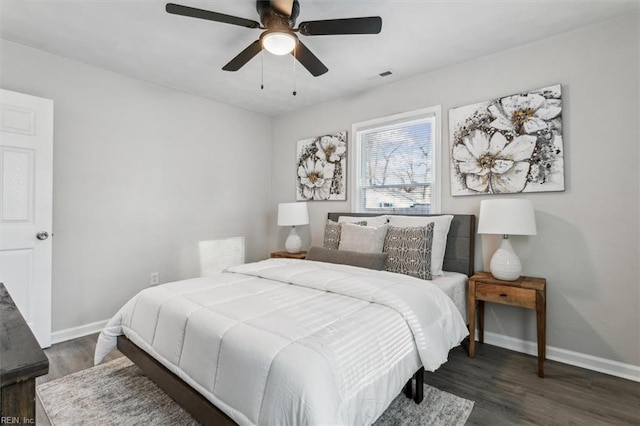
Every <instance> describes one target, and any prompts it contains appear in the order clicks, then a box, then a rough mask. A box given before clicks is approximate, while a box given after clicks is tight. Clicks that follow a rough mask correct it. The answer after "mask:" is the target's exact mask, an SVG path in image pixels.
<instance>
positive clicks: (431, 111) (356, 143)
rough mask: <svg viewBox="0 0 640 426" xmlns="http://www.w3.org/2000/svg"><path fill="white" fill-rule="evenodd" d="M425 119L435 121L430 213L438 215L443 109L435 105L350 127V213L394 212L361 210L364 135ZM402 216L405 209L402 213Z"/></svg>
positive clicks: (440, 198) (440, 187)
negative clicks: (364, 132)
mask: <svg viewBox="0 0 640 426" xmlns="http://www.w3.org/2000/svg"><path fill="white" fill-rule="evenodd" d="M424 118H434V121H435V125H434V138H433V151H434V161H433V186H432V187H431V210H430V212H429V214H439V213H440V212H441V207H442V176H441V175H442V169H444V167H441V166H442V161H443V158H442V106H441V105H435V106H432V107H428V108H422V109H418V110H414V111H408V112H404V113H400V114H394V115H390V116H386V117H380V118H375V119H373V120H368V121H361V122H359V123H354V124H353V125H352V126H351V138H350V142H351V147H352V149H351V152H352V153H353V154H352V155H351V161H350V163H351V164H350V166H351V170H353V173H352V178H351V182H350V185H349V187H350V188H349V189H350V191H351V194H353V196H352V197H351V211H353V212H358V213H377V212H380V214H385V213H392V212H394V209H393V208H389V209H384V208H380V209H375V210H374V209H366V208H364V207H363V208H360V206H363V203H360V197H361V196H362V192H361V191H360V187H361V186H362V181H363V179H362V174H363V173H364V164H363V161H362V140H361V135H362V132H363V131H366V130H370V129H374V128H378V129H379V128H384V127H388V126H394V125H397V124H399V123H404V122H407V123H408V122H411V121H415V120H420V119H424ZM402 211H403V212H405V211H406V209H402Z"/></svg>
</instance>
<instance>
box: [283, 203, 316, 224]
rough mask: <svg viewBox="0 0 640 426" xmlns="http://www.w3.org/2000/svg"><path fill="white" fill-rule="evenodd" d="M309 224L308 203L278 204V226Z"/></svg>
mask: <svg viewBox="0 0 640 426" xmlns="http://www.w3.org/2000/svg"><path fill="white" fill-rule="evenodd" d="M307 224H309V212H308V210H307V203H280V204H278V226H297V225H307Z"/></svg>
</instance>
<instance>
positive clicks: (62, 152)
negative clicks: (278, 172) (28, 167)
mask: <svg viewBox="0 0 640 426" xmlns="http://www.w3.org/2000/svg"><path fill="white" fill-rule="evenodd" d="M2 87H3V88H5V89H9V90H13V91H17V92H23V93H27V94H31V95H35V96H40V97H44V98H49V99H53V100H54V115H55V119H54V120H55V121H54V167H53V168H54V186H53V190H54V210H53V231H54V233H55V237H54V240H53V265H54V266H53V301H52V303H53V307H52V308H53V309H52V316H53V331H54V332H55V331H60V330H65V329H69V328H72V327H78V326H82V325H85V324H89V323H92V322H96V321H101V320H104V319H107V318H110V317H111V316H113V314H114V313H115V312H116V311H117V310H118V309H119V308H120V306H122V305H123V304H124V302H126V300H128V299H129V298H130V297H131V296H132V295H134V294H135V293H137V292H138V291H139V290H141V289H142V288H144V287H146V286H147V285H148V283H149V275H150V273H151V272H155V271H158V272H159V274H160V282H168V281H173V280H176V279H180V278H189V277H194V276H198V275H199V266H200V265H199V256H198V254H199V253H198V242H199V241H206V240H212V239H220V238H226V237H232V236H240V235H243V236H245V237H246V247H247V254H246V257H247V260H249V261H251V260H258V259H261V258H264V256H265V255H266V253H267V250H268V240H267V236H266V233H265V232H264V229H265V227H266V226H267V222H266V219H267V211H268V210H269V208H270V204H269V191H270V183H269V178H268V176H269V174H270V172H271V170H270V165H269V163H268V162H266V161H264V159H265V158H269V155H270V151H271V145H270V134H271V118H270V117H267V116H263V115H260V114H256V113H251V112H248V111H244V110H240V109H236V108H232V107H229V106H226V105H223V104H220V103H216V102H213V101H209V100H206V99H203V98H199V97H196V96H191V95H187V94H184V93H181V92H178V91H175V90H170V89H166V88H163V87H159V86H156V85H153V84H148V83H146V82H143V81H140V80H135V79H131V78H128V77H125V76H122V75H118V74H115V73H111V72H109V71H105V70H102V69H99V68H94V67H91V66H87V65H84V64H81V63H78V62H74V61H71V60H68V59H65V58H61V57H58V56H55V55H51V54H48V53H44V52H42V51H39V50H35V49H31V48H27V47H24V46H21V45H18V44H14V43H11V42H7V41H3V42H2Z"/></svg>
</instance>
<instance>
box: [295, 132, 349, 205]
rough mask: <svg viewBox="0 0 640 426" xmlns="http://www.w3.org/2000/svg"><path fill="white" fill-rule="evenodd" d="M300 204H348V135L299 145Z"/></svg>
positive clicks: (308, 140)
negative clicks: (303, 202) (322, 202)
mask: <svg viewBox="0 0 640 426" xmlns="http://www.w3.org/2000/svg"><path fill="white" fill-rule="evenodd" d="M297 153H298V157H297V158H298V162H297V165H296V167H297V169H296V170H297V184H296V200H298V201H310V200H346V199H347V194H346V189H345V185H346V167H347V132H346V131H344V132H338V133H335V134H332V135H323V136H318V137H315V138H310V139H304V140H301V141H298V144H297Z"/></svg>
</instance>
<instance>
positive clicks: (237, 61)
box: [222, 40, 262, 71]
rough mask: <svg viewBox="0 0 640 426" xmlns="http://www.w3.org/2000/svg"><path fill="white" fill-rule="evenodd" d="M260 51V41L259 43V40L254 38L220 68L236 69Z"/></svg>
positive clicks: (226, 69)
mask: <svg viewBox="0 0 640 426" xmlns="http://www.w3.org/2000/svg"><path fill="white" fill-rule="evenodd" d="M260 51H262V43H260V40H256V41H254V42H253V43H251V44H250V45H249V46H247V48H246V49H244V50H243V51H242V52H240V53H238V56H236V57H235V58H233V59H232V60H231V61H229V63H228V64H227V65H225V66H224V67H222V69H223V70H225V71H238V70H239V69H240V68H242V67H243V66H244V64H246V63H247V62H249V61H250V60H251V59H252V58H253V57H254V56H256V55H257V54H258V53H260Z"/></svg>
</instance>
